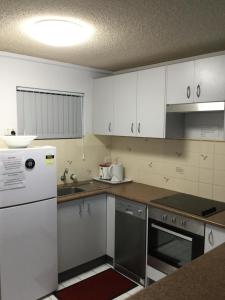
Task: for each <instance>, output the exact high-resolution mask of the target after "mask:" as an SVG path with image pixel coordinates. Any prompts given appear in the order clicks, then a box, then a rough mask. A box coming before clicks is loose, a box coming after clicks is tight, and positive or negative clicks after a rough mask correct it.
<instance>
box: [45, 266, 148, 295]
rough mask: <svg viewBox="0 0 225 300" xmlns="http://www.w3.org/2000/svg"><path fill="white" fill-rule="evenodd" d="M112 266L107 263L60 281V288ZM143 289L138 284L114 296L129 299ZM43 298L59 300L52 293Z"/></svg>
mask: <svg viewBox="0 0 225 300" xmlns="http://www.w3.org/2000/svg"><path fill="white" fill-rule="evenodd" d="M111 267H112V266H111V265H108V264H105V265H102V266H100V267H97V268H95V269H93V270H91V271H89V272H86V273H83V274H80V275H79V276H77V277H74V278H71V279H69V280H67V281H64V282H62V283H60V284H59V288H58V289H59V290H60V289H63V288H65V287H68V286H70V285H72V284H74V283H77V282H79V281H81V280H83V279H86V278H88V277H90V276H93V275H95V274H97V273H100V272H102V271H104V270H107V269H109V268H111ZM142 289H143V287H142V286H140V285H138V286H137V287H135V288H134V289H132V290H130V291H129V292H127V293H125V294H122V295H121V296H119V297H117V298H114V300H124V299H127V298H128V297H130V296H131V295H133V294H135V293H137V292H138V291H140V290H142ZM43 300H57V298H56V297H55V296H53V295H52V296H49V297H47V298H45V299H43Z"/></svg>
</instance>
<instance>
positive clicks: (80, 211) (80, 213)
mask: <svg viewBox="0 0 225 300" xmlns="http://www.w3.org/2000/svg"><path fill="white" fill-rule="evenodd" d="M79 215H80V217H82V206H81V204H79Z"/></svg>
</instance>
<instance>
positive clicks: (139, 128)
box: [138, 122, 141, 133]
mask: <svg viewBox="0 0 225 300" xmlns="http://www.w3.org/2000/svg"><path fill="white" fill-rule="evenodd" d="M138 133H141V123H140V122H139V123H138Z"/></svg>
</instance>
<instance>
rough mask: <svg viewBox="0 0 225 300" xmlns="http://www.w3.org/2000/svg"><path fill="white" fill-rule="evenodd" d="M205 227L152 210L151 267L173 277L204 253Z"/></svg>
mask: <svg viewBox="0 0 225 300" xmlns="http://www.w3.org/2000/svg"><path fill="white" fill-rule="evenodd" d="M204 231H205V226H204V223H202V222H199V221H198V220H193V219H189V218H185V217H183V216H180V215H176V214H174V213H170V212H166V211H164V210H161V209H157V208H152V207H150V209H149V223H148V265H149V266H151V267H153V268H154V269H156V270H158V271H160V272H163V273H165V274H170V273H172V272H173V271H175V270H176V269H178V268H180V267H182V266H183V265H185V264H186V263H188V262H190V261H191V260H193V259H194V258H196V257H198V256H200V255H202V254H203V253H204Z"/></svg>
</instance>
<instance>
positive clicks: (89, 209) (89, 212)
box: [87, 203, 91, 216]
mask: <svg viewBox="0 0 225 300" xmlns="http://www.w3.org/2000/svg"><path fill="white" fill-rule="evenodd" d="M87 211H88V214H89V216H90V215H91V205H90V203H88V204H87Z"/></svg>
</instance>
